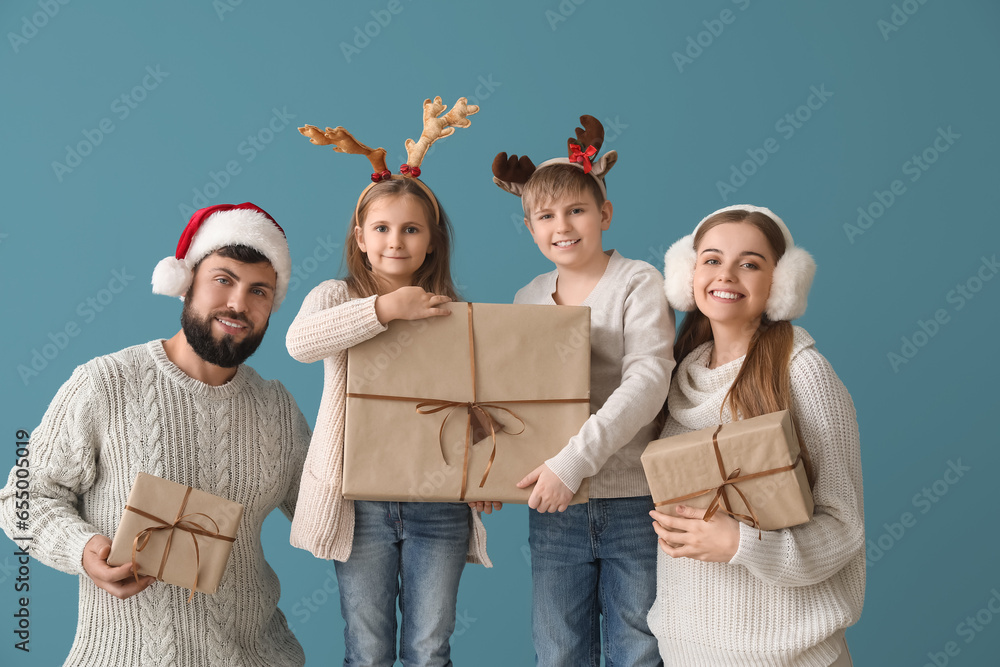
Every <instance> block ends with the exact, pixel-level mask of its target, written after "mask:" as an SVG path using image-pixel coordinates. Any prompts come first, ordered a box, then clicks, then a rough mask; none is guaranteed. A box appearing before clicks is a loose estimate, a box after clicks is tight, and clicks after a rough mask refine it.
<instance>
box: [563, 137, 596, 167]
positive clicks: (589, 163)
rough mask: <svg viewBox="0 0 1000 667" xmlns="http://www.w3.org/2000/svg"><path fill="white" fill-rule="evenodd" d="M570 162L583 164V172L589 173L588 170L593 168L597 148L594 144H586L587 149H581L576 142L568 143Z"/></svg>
mask: <svg viewBox="0 0 1000 667" xmlns="http://www.w3.org/2000/svg"><path fill="white" fill-rule="evenodd" d="M569 148H570V154H569V161H570V162H580V163H582V164H583V173H585V174H589V173H590V170H591V169H592V168H593V166H594V165H593V160H594V156H595V155H597V148H596V147H595V146H588V147H587V150H581V148H580V146H579V145H578V144H570V145H569Z"/></svg>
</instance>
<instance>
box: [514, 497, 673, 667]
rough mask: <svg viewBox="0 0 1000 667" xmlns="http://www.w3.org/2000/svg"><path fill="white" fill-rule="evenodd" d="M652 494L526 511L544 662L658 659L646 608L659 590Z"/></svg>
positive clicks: (630, 663)
mask: <svg viewBox="0 0 1000 667" xmlns="http://www.w3.org/2000/svg"><path fill="white" fill-rule="evenodd" d="M651 509H653V499H652V498H651V497H649V496H639V497H637V498H593V499H591V500H590V501H589V502H587V503H585V504H580V505H570V507H569V509H567V510H566V511H565V512H556V513H553V514H539V513H538V512H535V511H531V512H529V517H530V518H529V522H528V543H529V544H530V545H531V576H532V588H533V597H534V600H533V604H532V612H531V613H532V628H533V630H532V636H533V638H534V642H535V655H536V659H537V661H538V664H539V665H542V666H544V667H584V666H587V665H589V666H592V667H599V665H600V664H601V626H600V619H601V617H602V616H603V617H604V628H603V630H604V657H605V661H606V664H607V666H608V667H645V666H646V665H662V664H663V662H662V661H661V660H660V653H659V650H658V648H657V644H656V639H655V638H654V637H653V635H652V633H651V632H650V630H649V626H648V625H647V624H646V614H647V613H648V612H649V608H650V607H651V606H653V599H654V598H655V597H656V549H657V545H656V533H654V532H653V528H652V525H651V524H652V520H651V519H650V518H649V514H648V512H649V510H651Z"/></svg>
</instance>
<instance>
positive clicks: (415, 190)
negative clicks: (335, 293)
mask: <svg viewBox="0 0 1000 667" xmlns="http://www.w3.org/2000/svg"><path fill="white" fill-rule="evenodd" d="M405 195H409V196H411V197H414V198H416V200H417V201H419V202H420V205H421V206H422V207H423V209H424V213H425V214H426V216H427V222H428V225H429V227H430V233H431V247H432V248H433V249H434V251H433V252H431V253H428V254H427V257H426V258H425V259H424V263H423V264H422V265H421V266H420V268H419V269H417V271H416V273H414V274H413V284H414V285H416V286H418V287H422V288H423V289H425V290H426V291H428V292H432V293H434V294H443V295H445V296H448V297H451V298H452V299H453V300H455V301H457V300H458V294H457V293H456V291H455V286H454V284H453V283H452V280H451V269H450V266H451V242H452V238H453V236H454V234H453V232H452V228H451V222H450V221H449V220H448V216H447V214H445V212H444V208H442V207H441V205H440V204H441V202H440V201H439V202H438V210H439V211H440V212H441V216H440V218H439V219H436V218H435V215H434V204H433V203H432V202H431V200H430V198H429V197H428V195H427V193H426V192H425V191H424V189H423V188H421V187H420V186H419V185H418V184H417V183H415V182H414V181H413V179H410V178H393V179H392V180H388V181H382V182H381V183H378V184H377V185H375V186H374V187H372V188H371V189H370V190H369V191H368V194H366V195H365V196H364V198H363V199H362V200H361V203H360V204H359V205H358V207H357V210H356V211H355V213H354V215H352V216H351V225H350V228H349V229H348V230H347V240H346V241H345V242H344V263H345V264H346V265H347V276H346V277H345V278H344V281H345V282H346V283H347V289H348V291H349V292H350V293H351V294H352V295H353V296H355V297H366V296H372V295H374V294H380V292H379V282H378V280H376V278H375V274H374V273H373V272H372V267H371V264H370V263H369V262H368V257H367V255H365V253H363V252H361V248H359V247H358V242H357V240H356V239H355V237H354V228H355V227H359V226H360V224H361V222H362V221H364V219H365V214H366V213H367V212H368V209H369V207H371V205H372V204H373V203H375V202H377V201H379V200H381V199H384V198H386V197H402V196H405Z"/></svg>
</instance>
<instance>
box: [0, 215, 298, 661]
mask: <svg viewBox="0 0 1000 667" xmlns="http://www.w3.org/2000/svg"><path fill="white" fill-rule="evenodd" d="M290 274H291V259H290V257H289V253H288V243H287V241H286V240H285V235H284V232H283V230H282V229H281V227H279V226H278V224H277V223H276V222H275V221H274V220H273V219H272V218H271V216H269V215H268V214H267V213H266V212H265V211H264V210H262V209H260V208H258V207H257V206H254V205H253V204H250V203H245V204H239V205H235V206H234V205H228V204H223V205H218V206H211V207H209V208H205V209H202V210H200V211H198V212H196V213H195V214H194V216H193V217H192V218H191V221H190V223H189V224H188V225H187V227H186V228H185V230H184V234H183V235H182V237H181V240H180V243H179V244H178V246H177V253H176V255H175V256H174V257H168V258H167V259H164V260H163V261H161V262H160V263H159V264H158V265H157V267H156V270H155V271H154V272H153V291H154V292H156V293H159V294H167V295H171V296H178V297H180V298H182V299H183V300H184V308H183V313H182V315H181V326H182V328H181V330H180V331H179V332H177V334H176V335H174V336H173V337H172V338H170V339H168V340H154V341H151V342H148V343H146V344H143V345H137V346H134V347H129V348H126V349H124V350H121V351H120V352H115V353H114V354H109V355H107V356H102V357H98V358H96V359H93V360H91V361H90V362H88V363H86V364H84V365H82V366H80V367H78V368H77V369H76V371H75V372H74V373H73V376H72V377H71V378H70V379H69V380H68V381H67V382H66V383H65V384H64V385H63V386H62V388H61V389H60V390H59V392H58V393H57V394H56V396H55V398H54V399H53V400H52V403H51V405H50V406H49V408H48V410H47V411H46V413H45V415H44V417H43V418H42V422H41V424H40V425H39V426H38V428H36V429H35V431H34V432H33V433H32V434H31V440H30V452H31V468H30V471H31V475H30V485H29V487H28V489H27V493H25V492H24V489H18V488H16V484H15V482H16V481H17V479H18V478H17V477H16V475H15V473H16V469H15V470H12V471H11V474H10V477H9V480H8V483H7V486H6V487H5V488H3V489H2V490H0V524H2V526H3V529H4V531H5V532H6V533H7V535H8V536H9V537H11V539H14V540H15V542H17V541H18V536H19V535H21V534H22V533H23V532H24V531H23V530H17V527H18V521H17V510H18V503H23V502H24V501H25V500H26V501H27V502H28V503H29V506H30V511H31V525H30V528H31V536H32V539H31V541H30V542H27V541H22V542H18V545H19V546H21V547H22V548H25V549H27V550H28V552H29V554H30V555H31V556H33V557H35V558H37V559H38V560H39V561H41V562H43V563H45V564H46V565H50V566H52V567H54V568H56V569H58V570H62V571H63V572H68V573H70V574H77V575H80V577H79V579H80V598H79V600H80V602H79V618H78V623H77V630H76V637H75V640H74V642H73V647H72V649H71V651H70V654H69V656H68V657H67V659H66V662H65V664H66V665H80V666H84V665H86V666H92V665H102V666H105V665H106V666H112V665H120V666H121V667H125V666H132V665H144V666H151V665H176V666H178V667H186V666H194V665H213V666H214V665H241V666H244V665H259V666H260V667H273V666H275V665H282V666H284V665H288V666H299V665H303V664H304V663H305V657H304V655H303V652H302V648H301V646H300V645H299V643H298V642H297V641H296V639H295V637H294V636H293V635H292V633H291V631H290V630H289V629H288V625H287V623H286V622H285V617H284V615H283V614H282V613H281V611H280V610H278V608H277V602H278V596H279V586H278V579H277V576H276V575H275V573H274V571H273V570H272V569H271V568H270V566H269V565H268V564H267V562H266V561H265V560H264V553H263V550H262V548H261V542H260V526H261V524H262V523H263V521H264V519H265V518H266V517H267V515H268V514H270V513H271V511H272V510H273V509H275V508H276V507H280V508H281V509H282V511H283V512H284V513H285V514H286V515H287V516H288V517H289V518H291V515H292V512H293V510H294V503H295V500H296V498H297V494H298V486H299V483H298V482H299V475H300V473H301V469H302V462H303V459H304V456H305V451H306V447H307V446H308V443H309V436H310V434H309V427H308V425H307V424H306V421H305V419H304V418H303V416H302V413H301V412H300V411H299V409H298V407H297V406H296V404H295V401H294V400H293V399H292V397H291V395H290V394H289V393H288V391H287V390H286V389H285V388H284V387H283V386H282V385H281V383H280V382H278V381H275V380H270V381H268V380H263V379H262V378H261V377H260V376H259V375H257V373H256V372H255V371H254V370H253V369H252V368H250V367H249V366H246V365H244V364H243V362H244V361H245V360H246V359H247V358H248V357H249V356H250V355H251V354H253V353H254V351H255V350H256V349H257V346H258V345H259V344H260V342H261V340H262V338H263V336H264V332H265V331H266V330H267V324H268V319H269V318H270V315H271V313H272V312H273V311H274V310H277V308H278V306H279V305H280V304H281V301H282V299H283V298H284V296H285V294H286V292H287V290H288V281H289V277H290ZM139 472H145V473H149V474H151V475H156V476H158V477H162V478H165V479H168V480H170V481H173V482H177V483H179V484H183V485H186V486H191V487H193V488H196V489H200V490H202V491H206V492H208V493H212V494H215V495H217V496H221V497H223V498H226V499H228V500H232V501H234V502H238V503H242V504H243V506H244V514H243V518H242V520H241V522H240V526H239V529H238V530H237V533H236V541H235V543H234V544H233V550H232V554H231V555H230V558H229V561H228V563H227V566H226V571H225V574H224V575H223V577H222V581H221V582H220V585H219V588H218V591H217V592H216V593H214V594H212V595H204V594H200V593H199V594H196V595H195V596H194V599H193V600H192V601H191V602H190V603H189V602H188V601H187V598H188V594H189V591H188V590H186V589H184V588H180V587H178V586H173V585H170V584H165V583H162V582H156V581H155V579H154V578H153V577H149V576H146V577H139V578H138V580H136V578H135V577H133V574H132V564H131V563H130V562H129V563H125V564H123V565H118V566H113V565H109V564H108V562H107V558H108V554H109V552H110V547H111V540H110V539H109V536H111V535H113V534H114V531H115V529H116V527H117V525H118V521H119V519H120V518H121V515H122V512H123V511H124V508H125V505H126V502H127V500H128V495H129V491H130V489H131V487H132V483H133V481H134V480H135V477H136V474H137V473H139ZM176 539H180V538H176ZM102 589H103V590H102Z"/></svg>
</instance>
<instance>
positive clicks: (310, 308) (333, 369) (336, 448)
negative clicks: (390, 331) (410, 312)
mask: <svg viewBox="0 0 1000 667" xmlns="http://www.w3.org/2000/svg"><path fill="white" fill-rule="evenodd" d="M375 298H376V297H374V296H370V297H367V298H364V299H352V298H351V297H350V295H349V294H348V291H347V284H346V283H344V282H343V281H340V280H327V281H326V282H323V283H320V284H319V285H317V286H316V287H315V288H314V289H313V290H312V291H311V292H309V295H308V296H307V297H306V299H305V301H304V302H303V303H302V308H301V309H300V310H299V314H298V315H296V316H295V320H294V321H293V322H292V326H291V327H289V329H288V336H287V338H286V341H285V342H286V344H287V346H288V353H289V354H291V355H292V357H294V358H295V359H297V360H299V361H302V362H305V363H312V362H314V361H319V360H320V359H322V360H323V396H322V398H321V399H320V404H319V415H317V417H316V429H315V432H314V433H313V439H312V443H311V444H310V445H309V454H308V456H306V463H305V468H304V469H303V471H302V486H301V490H300V492H299V501H298V509H297V511H296V513H295V519H294V520H293V521H292V532H291V542H292V546H295V547H299V548H300V549H306V550H308V551H310V552H312V554H313V555H314V556H316V557H318V558H325V559H327V560H331V559H332V560H339V561H346V560H347V559H348V558H349V557H350V555H351V547H352V545H353V544H354V501H352V500H345V499H344V497H343V495H342V493H343V487H344V424H345V414H346V406H347V350H348V348H350V347H353V346H354V345H357V344H358V343H360V342H362V341H365V340H368V339H369V338H373V337H374V336H375V335H376V334H379V333H381V332H383V331H385V329H386V327H385V326H384V325H383V324H382V323H381V322H379V321H378V317H377V316H376V315H375ZM469 532H470V535H469V555H468V561H469V562H470V563H481V564H483V565H485V566H486V567H493V564H492V563H491V562H490V559H489V556H487V554H486V528H485V527H484V526H483V522H482V519H481V518H480V517H479V513H478V512H473V511H472V510H469Z"/></svg>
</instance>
